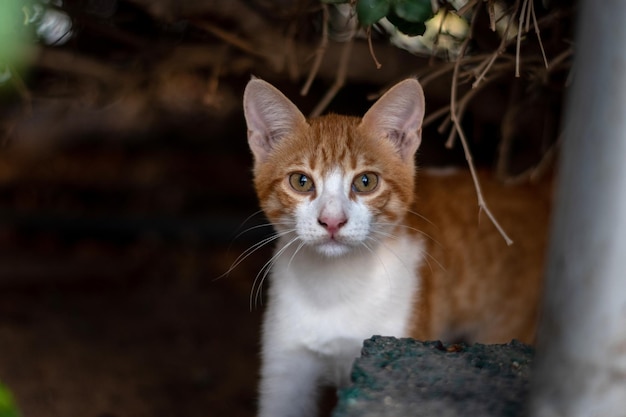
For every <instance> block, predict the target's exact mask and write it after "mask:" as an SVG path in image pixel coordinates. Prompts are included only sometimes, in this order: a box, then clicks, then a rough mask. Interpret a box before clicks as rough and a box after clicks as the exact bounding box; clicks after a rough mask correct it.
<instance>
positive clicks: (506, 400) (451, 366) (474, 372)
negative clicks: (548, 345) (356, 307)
mask: <svg viewBox="0 0 626 417" xmlns="http://www.w3.org/2000/svg"><path fill="white" fill-rule="evenodd" d="M533 356H534V350H533V348H532V347H530V346H528V345H525V344H523V343H520V342H517V341H512V342H511V343H508V344H503V345H483V344H474V345H465V344H443V343H441V342H419V341H416V340H413V339H396V338H392V337H380V336H374V337H373V338H371V339H368V340H366V341H365V342H364V345H363V350H362V355H361V357H360V358H359V359H357V360H356V361H355V363H354V366H353V369H352V384H351V385H350V386H348V387H346V388H344V389H342V390H340V392H339V403H338V404H337V407H336V408H335V410H334V412H333V417H357V416H358V417H370V416H371V417H374V416H376V417H395V416H398V417H400V416H401V417H426V416H429V417H430V416H437V417H457V416H458V417H461V416H481V417H517V416H520V417H521V416H523V415H524V413H525V410H526V409H525V407H526V399H527V397H528V389H529V377H530V364H531V362H532V359H533Z"/></svg>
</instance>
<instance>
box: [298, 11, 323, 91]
mask: <svg viewBox="0 0 626 417" xmlns="http://www.w3.org/2000/svg"><path fill="white" fill-rule="evenodd" d="M322 20H323V21H322V40H321V41H320V44H319V46H318V47H317V50H316V51H315V60H314V61H313V65H312V66H311V70H310V71H309V77H308V78H307V80H306V82H305V83H304V86H302V90H300V95H303V96H306V95H307V94H309V89H310V88H311V84H313V80H315V76H316V75H317V72H318V71H319V69H320V65H321V64H322V59H323V58H324V54H325V53H326V48H327V47H328V5H326V4H322Z"/></svg>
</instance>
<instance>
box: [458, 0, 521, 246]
mask: <svg viewBox="0 0 626 417" xmlns="http://www.w3.org/2000/svg"><path fill="white" fill-rule="evenodd" d="M479 7H480V3H478V6H477V7H476V10H474V17H473V18H472V23H471V25H470V30H469V35H468V36H467V38H466V39H465V41H464V42H463V44H462V46H461V50H460V52H459V56H458V57H457V60H456V62H455V65H454V71H453V73H452V88H451V89H450V118H451V120H452V123H453V124H454V128H455V129H456V131H457V133H458V135H459V139H460V141H461V144H462V145H463V151H464V153H465V159H466V160H467V165H468V166H469V169H470V173H471V175H472V180H473V181H474V188H475V189H476V197H477V198H478V208H479V213H480V211H484V212H485V214H486V215H487V217H488V218H489V220H491V223H493V225H494V226H495V227H496V229H498V232H499V233H500V235H501V236H502V238H503V239H504V241H505V242H506V244H507V245H509V246H510V245H512V244H513V240H511V238H510V237H509V236H508V235H507V234H506V232H505V231H504V229H502V226H500V223H498V221H497V220H496V218H495V216H494V215H493V214H492V213H491V210H490V209H489V206H487V203H486V202H485V199H484V197H483V193H482V190H481V187H480V182H479V181H478V175H477V174H476V168H475V167H474V162H473V158H472V154H471V151H470V149H469V144H468V142H467V138H466V137H465V133H464V132H463V128H462V127H461V122H460V120H459V118H458V113H457V108H456V105H457V99H456V93H457V82H458V78H459V77H458V76H459V67H460V65H461V61H462V60H463V56H464V55H465V50H466V49H467V45H468V44H469V41H470V40H471V38H472V30H473V29H474V24H475V22H476V16H477V14H478V8H479Z"/></svg>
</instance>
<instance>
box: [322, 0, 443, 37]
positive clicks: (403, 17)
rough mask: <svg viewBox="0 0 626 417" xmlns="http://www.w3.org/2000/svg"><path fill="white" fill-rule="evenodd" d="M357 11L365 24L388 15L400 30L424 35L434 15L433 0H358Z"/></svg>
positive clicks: (410, 33) (326, 0)
mask: <svg viewBox="0 0 626 417" xmlns="http://www.w3.org/2000/svg"><path fill="white" fill-rule="evenodd" d="M322 1H323V2H324V3H333V4H336V3H348V1H347V0H344V1H338V0H322ZM356 13H357V17H358V19H359V22H360V23H361V25H363V26H370V25H373V24H374V23H376V22H378V21H379V20H380V19H382V18H384V17H386V18H387V20H389V21H390V22H391V23H392V24H393V25H394V26H395V27H396V28H397V29H398V30H399V31H400V32H402V33H404V34H406V35H409V36H417V35H423V34H424V32H425V31H426V25H425V23H426V21H427V20H429V19H430V18H432V17H433V10H432V3H431V0H358V1H357V2H356Z"/></svg>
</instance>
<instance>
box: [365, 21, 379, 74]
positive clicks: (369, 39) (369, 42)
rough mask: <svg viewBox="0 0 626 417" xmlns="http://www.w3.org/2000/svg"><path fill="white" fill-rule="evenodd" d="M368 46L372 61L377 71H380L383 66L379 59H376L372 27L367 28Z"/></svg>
mask: <svg viewBox="0 0 626 417" xmlns="http://www.w3.org/2000/svg"><path fill="white" fill-rule="evenodd" d="M367 46H368V47H369V49H370V55H372V59H373V60H374V64H375V65H376V69H380V68H381V67H382V64H381V63H380V62H378V59H376V54H375V53H374V45H372V27H371V26H368V27H367Z"/></svg>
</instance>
